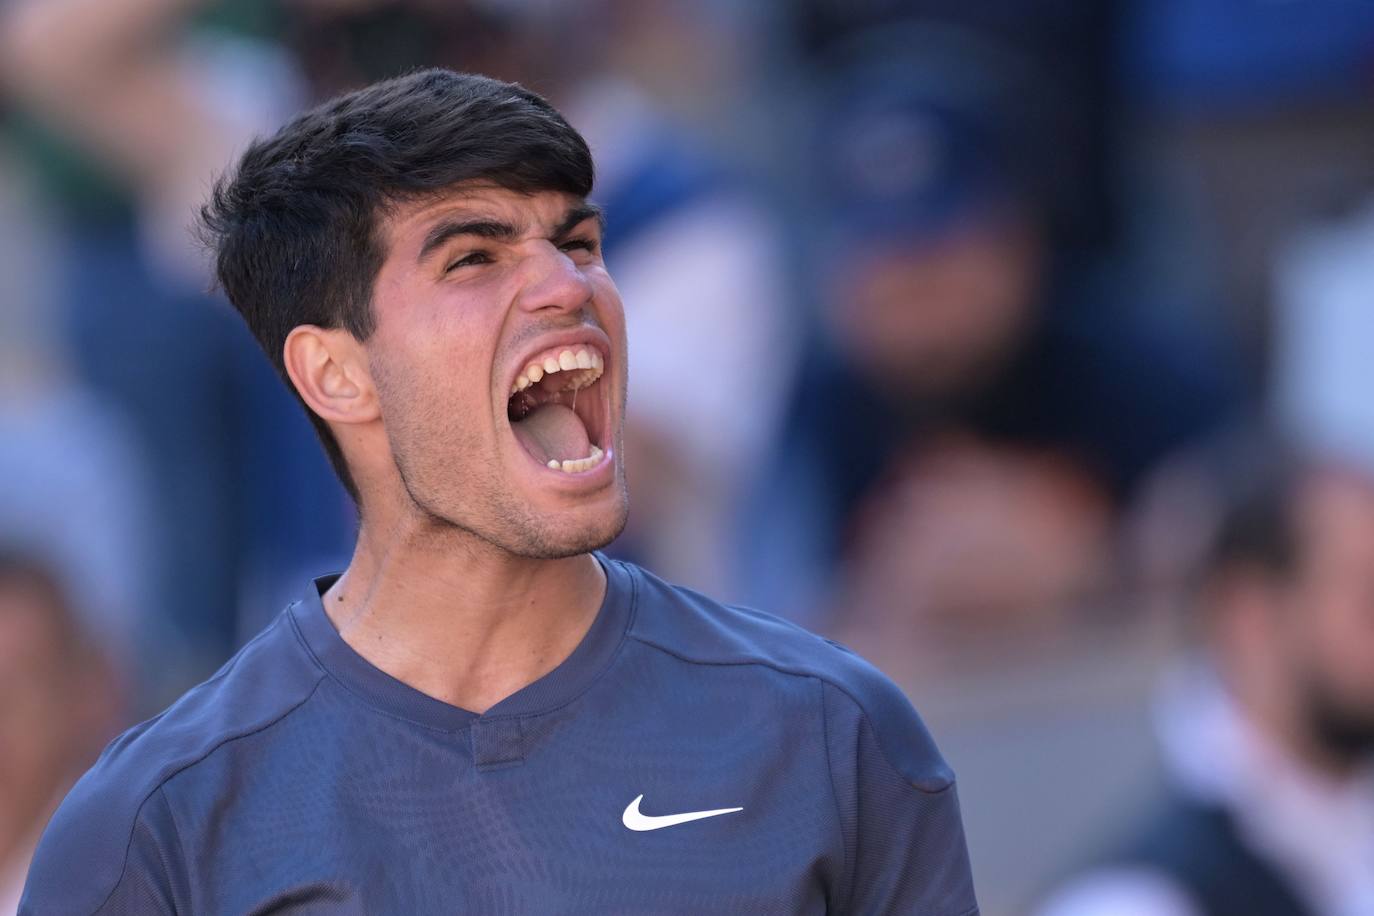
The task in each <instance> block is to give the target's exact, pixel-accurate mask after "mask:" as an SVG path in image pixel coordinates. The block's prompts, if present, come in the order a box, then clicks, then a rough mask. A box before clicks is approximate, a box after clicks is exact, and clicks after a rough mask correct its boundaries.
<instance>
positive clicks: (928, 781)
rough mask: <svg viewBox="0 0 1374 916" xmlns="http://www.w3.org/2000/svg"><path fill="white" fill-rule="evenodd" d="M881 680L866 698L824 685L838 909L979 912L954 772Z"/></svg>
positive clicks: (923, 915) (950, 915) (942, 915)
mask: <svg viewBox="0 0 1374 916" xmlns="http://www.w3.org/2000/svg"><path fill="white" fill-rule="evenodd" d="M880 677H881V676H880V675H877V673H876V672H873V678H874V679H875V680H874V682H873V683H872V684H871V685H865V687H868V688H869V689H871V691H873V694H874V695H872V696H866V697H864V698H863V699H864V700H869V701H871V702H868V703H866V704H861V702H860V700H859V699H856V698H854V697H853V696H851V695H850V694H848V693H846V692H845V691H843V690H840V689H839V688H837V687H835V686H834V685H832V684H826V685H825V687H824V690H825V707H826V735H827V743H828V745H829V747H828V751H829V756H830V764H831V777H832V781H833V783H834V786H835V799H836V806H837V809H838V814H839V819H840V824H841V830H842V832H843V834H844V845H845V859H846V867H845V878H844V880H843V881H842V882H841V884H840V886H839V888H837V893H836V899H837V901H838V902H839V904H840V906H839V912H841V913H845V914H855V916H858V914H863V916H868V914H886V913H904V914H913V916H969V914H976V913H977V912H978V904H977V901H976V898H975V896H974V890H973V875H972V870H971V868H970V865H969V857H968V846H967V843H966V841H965V838H964V827H963V821H962V818H961V817H960V813H959V799H958V794H957V792H956V790H955V783H954V774H953V772H952V771H951V770H950V769H949V767H948V766H947V765H946V764H945V762H944V760H943V758H942V757H941V756H940V754H939V751H938V750H937V749H936V747H935V743H934V741H933V740H932V739H931V737H930V734H929V732H927V731H926V728H925V726H924V724H923V723H922V722H921V720H920V717H919V716H918V715H917V714H916V711H915V710H914V709H912V708H911V704H910V703H908V702H907V701H906V698H905V697H904V696H902V695H901V692H900V691H899V690H898V689H897V687H896V686H895V685H893V684H891V682H888V681H887V680H886V679H885V678H883V679H882V680H881V681H877V680H876V679H877V678H880ZM866 692H867V691H866ZM875 719H876V720H877V721H876V723H875V721H874V720H875Z"/></svg>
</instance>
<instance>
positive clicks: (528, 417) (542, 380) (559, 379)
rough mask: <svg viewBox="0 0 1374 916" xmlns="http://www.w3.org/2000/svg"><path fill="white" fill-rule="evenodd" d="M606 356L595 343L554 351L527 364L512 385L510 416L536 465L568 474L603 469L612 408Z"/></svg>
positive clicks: (607, 446) (516, 434)
mask: <svg viewBox="0 0 1374 916" xmlns="http://www.w3.org/2000/svg"><path fill="white" fill-rule="evenodd" d="M605 368H606V358H605V356H604V355H603V354H602V353H601V351H600V350H598V349H597V348H596V347H594V346H592V345H590V344H574V345H570V346H563V347H554V348H552V349H549V350H546V351H545V352H543V353H540V354H539V355H538V356H536V357H534V358H533V359H531V360H530V361H529V362H528V363H526V364H525V367H524V368H523V369H521V370H520V375H519V376H518V377H517V378H516V380H515V382H514V384H512V385H511V392H510V400H509V401H508V402H507V403H506V416H507V418H508V419H509V420H510V424H511V430H512V431H513V432H514V433H515V438H516V439H517V440H518V441H519V442H520V444H521V445H522V446H523V447H524V449H525V451H527V452H529V453H530V455H531V457H533V458H534V460H535V461H538V462H539V463H540V464H542V465H544V466H545V467H547V468H549V469H551V470H555V471H562V472H564V473H566V474H578V473H581V472H584V471H589V470H591V469H592V468H594V467H596V466H597V465H599V464H600V463H601V461H602V459H603V458H605V455H606V450H607V449H608V448H609V447H610V445H609V443H608V442H607V441H606V432H607V423H606V415H607V412H608V407H607V405H606V398H605V395H604V392H603V385H602V381H601V375H602V373H603V372H604V371H605Z"/></svg>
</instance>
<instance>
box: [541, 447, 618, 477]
mask: <svg viewBox="0 0 1374 916" xmlns="http://www.w3.org/2000/svg"><path fill="white" fill-rule="evenodd" d="M604 454H605V452H603V451H602V450H601V449H600V448H598V447H597V446H595V445H593V446H592V453H591V454H590V455H588V456H587V457H586V458H569V459H567V460H566V461H559V460H558V459H557V458H550V459H549V464H548V466H549V469H550V470H553V471H562V472H563V473H565V474H576V473H578V472H579V471H587V470H590V469H591V468H593V467H595V466H596V464H597V462H599V461H600V460H601V456H602V455H604Z"/></svg>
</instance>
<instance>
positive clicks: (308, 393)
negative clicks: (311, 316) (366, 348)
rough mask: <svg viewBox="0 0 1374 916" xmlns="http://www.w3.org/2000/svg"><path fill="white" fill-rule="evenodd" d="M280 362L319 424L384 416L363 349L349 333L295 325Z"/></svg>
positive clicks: (308, 325)
mask: <svg viewBox="0 0 1374 916" xmlns="http://www.w3.org/2000/svg"><path fill="white" fill-rule="evenodd" d="M282 359H283V360H284V361H285V363H286V374H287V375H288V376H290V378H291V384H293V385H295V386H296V391H298V392H300V396H301V399H302V400H304V401H305V403H306V405H307V406H308V407H309V408H310V409H311V410H313V411H314V412H315V413H317V414H319V415H320V417H321V418H323V419H325V420H328V421H330V422H331V423H367V422H370V421H372V420H375V419H377V418H378V417H379V416H380V411H379V409H378V406H377V395H376V389H375V387H374V386H373V384H372V375H371V373H370V372H368V369H367V359H366V357H365V354H364V353H363V348H362V344H360V343H359V342H358V340H357V338H355V337H354V336H353V335H352V334H350V333H349V332H348V331H346V330H344V329H342V328H321V327H318V326H316V325H313V324H302V325H297V326H296V327H294V328H292V329H291V333H290V334H288V335H286V342H285V343H284V344H283V345H282Z"/></svg>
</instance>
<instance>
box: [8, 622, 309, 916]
mask: <svg viewBox="0 0 1374 916" xmlns="http://www.w3.org/2000/svg"><path fill="white" fill-rule="evenodd" d="M322 677H323V674H322V672H321V671H320V669H318V668H317V667H315V666H314V665H313V663H312V662H311V660H310V658H309V656H308V655H306V654H305V653H304V650H303V648H302V647H301V646H300V645H299V643H298V642H297V637H296V634H295V631H294V627H293V623H292V620H291V615H290V612H289V611H287V612H283V613H282V614H281V615H280V616H279V617H278V618H277V619H276V621H275V622H274V623H273V624H271V625H270V626H269V627H268V628H267V629H266V630H264V631H263V632H262V633H261V634H259V635H258V637H257V638H255V639H254V640H253V641H252V642H250V643H249V644H248V645H246V646H244V648H243V649H242V650H240V651H239V652H238V654H236V655H235V656H234V657H233V658H232V659H230V660H229V661H228V662H227V663H226V664H225V665H224V667H223V668H221V669H220V671H219V672H218V673H217V674H215V676H214V677H212V678H211V679H210V680H208V681H206V682H204V683H202V684H200V685H199V686H197V687H194V688H192V689H191V690H190V691H188V692H187V693H186V694H185V695H184V696H183V697H182V698H181V699H180V700H178V701H177V702H176V703H175V704H173V705H172V706H171V707H170V708H168V709H167V710H166V711H165V712H163V713H162V714H160V715H159V716H157V717H155V718H153V719H150V720H148V721H147V722H144V723H142V724H140V725H136V726H134V727H133V728H131V729H129V730H128V731H126V732H124V733H123V734H122V735H120V736H119V737H118V738H116V739H115V740H114V741H113V742H111V743H110V745H109V746H108V747H106V748H105V750H104V752H103V753H102V754H101V755H100V759H99V760H97V761H96V763H95V765H94V766H93V767H92V768H91V769H90V770H89V771H88V772H87V773H86V774H85V775H84V776H83V777H82V778H81V779H80V780H79V781H78V782H77V784H76V785H75V786H74V787H73V788H72V790H71V792H70V793H68V795H67V797H66V799H65V800H63V802H62V804H61V805H60V806H59V807H58V809H57V812H56V813H55V814H54V815H53V818H52V820H51V821H50V822H49V824H48V827H47V829H46V830H45V831H44V833H43V837H42V839H41V841H40V842H39V845H38V849H37V851H36V852H35V854H34V860H33V865H32V866H31V868H30V872H29V878H28V883H27V886H26V894H25V902H26V904H32V905H33V906H35V907H37V910H38V911H41V912H45V913H46V912H62V913H66V912H73V913H76V912H80V913H92V912H95V911H96V910H98V909H99V908H100V906H101V905H102V904H103V903H104V901H105V900H107V899H108V898H109V897H110V895H111V894H112V893H113V892H114V890H115V889H116V886H117V885H118V884H119V883H120V880H121V877H122V876H123V874H124V872H125V867H126V862H127V861H128V859H129V857H130V856H131V855H132V854H133V850H132V849H131V847H132V846H133V845H134V841H135V838H136V837H137V836H140V835H147V834H148V833H149V831H152V832H158V831H159V830H161V831H168V830H172V829H174V828H172V826H171V824H170V818H169V817H167V816H165V815H166V812H165V811H164V812H163V814H162V815H158V814H157V810H158V797H160V789H161V788H162V786H163V785H164V784H165V783H166V782H167V781H168V780H169V779H171V778H172V777H173V776H176V775H177V774H179V773H183V772H185V771H187V770H189V769H192V768H194V767H195V766H196V764H197V763H199V762H201V761H203V760H205V759H206V758H207V757H209V756H210V755H211V754H213V753H214V752H215V751H216V750H217V749H218V748H220V747H222V746H224V745H225V744H226V743H228V742H231V741H233V740H235V739H236V738H241V737H244V736H246V735H249V734H256V733H259V732H261V731H263V730H264V729H267V728H270V727H272V726H273V725H274V724H276V723H278V722H281V721H282V720H283V719H284V718H285V717H286V716H288V715H289V714H290V713H291V712H292V711H293V710H295V709H297V708H299V707H300V706H301V705H302V704H303V703H304V702H305V701H306V700H307V699H309V697H310V696H311V695H312V694H313V692H314V689H315V687H316V686H317V685H318V683H319V681H320V680H321V679H322ZM209 790H210V791H213V787H210V789H209ZM164 807H165V805H164ZM160 839H167V838H166V837H162V838H160ZM73 862H80V863H82V871H81V878H80V880H74V879H73V875H72V870H71V864H72V863H73Z"/></svg>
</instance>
